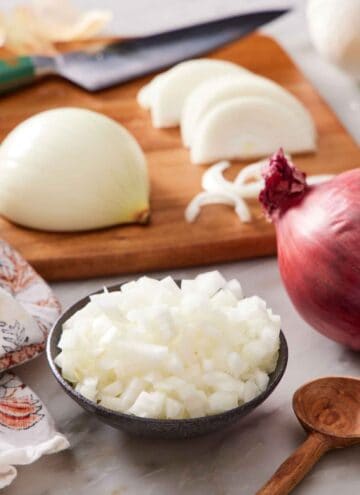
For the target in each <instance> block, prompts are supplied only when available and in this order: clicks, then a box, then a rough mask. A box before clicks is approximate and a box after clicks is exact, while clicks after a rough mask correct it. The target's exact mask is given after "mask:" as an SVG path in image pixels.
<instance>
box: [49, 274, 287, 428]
mask: <svg viewBox="0 0 360 495" xmlns="http://www.w3.org/2000/svg"><path fill="white" fill-rule="evenodd" d="M175 282H176V283H177V284H179V282H180V281H179V280H175ZM126 283H127V281H126V282H121V283H118V284H114V285H110V286H104V287H102V288H101V289H98V290H96V291H94V292H91V293H90V294H88V295H87V296H85V297H82V298H81V299H79V300H78V301H76V302H75V303H73V304H71V305H70V306H69V307H68V308H67V309H66V310H65V311H64V312H63V313H62V314H61V316H60V317H59V318H58V319H57V320H56V322H55V323H54V325H53V326H52V328H51V330H50V332H49V335H48V338H47V343H46V357H47V361H48V364H49V366H50V369H51V371H52V373H53V375H54V376H55V378H56V380H57V382H58V383H59V384H60V385H61V386H62V388H63V389H64V390H65V392H66V393H67V394H68V395H69V396H70V397H71V398H72V399H73V400H74V401H75V402H77V403H78V404H80V405H81V406H82V407H84V405H83V404H86V406H88V409H87V410H89V409H93V411H92V413H93V414H95V411H96V413H99V414H100V415H101V416H107V417H108V418H112V419H114V420H116V419H126V420H128V421H133V422H137V423H142V424H148V425H149V424H153V425H158V426H159V425H162V426H171V425H174V424H176V425H178V424H183V425H186V424H189V425H190V424H194V421H196V422H198V423H199V424H201V423H206V422H208V421H209V420H214V421H216V420H226V419H231V418H233V417H234V416H237V415H239V416H241V414H242V413H243V412H245V411H250V410H253V409H255V408H256V407H257V406H258V405H260V404H261V403H262V402H264V401H265V399H267V398H268V397H269V395H270V394H271V393H272V392H273V391H274V390H275V388H276V387H277V385H278V384H279V382H280V380H281V378H282V377H283V375H284V373H285V370H286V367H287V363H288V345H287V341H286V338H285V335H284V333H283V331H282V330H280V348H279V356H278V360H277V363H276V367H275V370H274V371H273V372H272V373H271V374H270V381H269V384H268V386H267V387H266V389H265V390H264V391H263V392H261V393H260V394H259V395H257V396H256V397H255V398H254V399H252V400H251V401H248V402H245V403H244V404H242V405H241V406H238V407H235V408H233V409H228V410H227V411H224V412H222V413H218V414H209V415H207V416H199V417H195V418H186V419H159V418H143V417H140V416H135V415H133V414H126V413H123V412H119V411H114V410H112V409H108V408H106V407H104V406H101V405H100V404H97V403H96V402H93V401H91V400H90V399H88V398H86V397H85V396H83V395H81V394H80V393H79V392H77V391H76V390H75V389H74V388H73V386H72V385H71V384H70V383H69V382H68V381H67V380H65V378H63V377H62V375H61V372H60V368H59V367H58V366H57V365H56V364H55V358H56V356H55V357H53V355H52V352H51V346H52V341H53V340H54V338H56V334H57V331H58V328H59V326H61V327H62V325H63V323H65V321H67V320H68V319H69V318H70V317H71V316H72V315H73V314H74V313H75V312H76V311H78V310H80V309H81V308H83V307H84V306H85V305H86V304H87V303H88V302H90V297H91V296H93V295H96V294H101V293H102V292H104V289H106V290H107V291H108V292H114V291H116V290H119V289H120V287H121V286H122V285H124V284H126ZM61 330H62V328H61ZM60 336H61V331H60V332H59V336H58V338H57V342H56V348H58V347H57V344H58V341H59V339H60Z"/></svg>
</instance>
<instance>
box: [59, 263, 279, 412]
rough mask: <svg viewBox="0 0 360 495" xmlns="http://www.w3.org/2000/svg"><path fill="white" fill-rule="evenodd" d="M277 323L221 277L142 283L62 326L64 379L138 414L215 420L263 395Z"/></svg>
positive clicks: (99, 299)
mask: <svg viewBox="0 0 360 495" xmlns="http://www.w3.org/2000/svg"><path fill="white" fill-rule="evenodd" d="M279 332H280V317H278V316H276V315H273V313H272V311H271V310H270V309H268V308H267V307H266V303H265V301H263V300H261V299H260V298H259V297H257V296H253V297H248V298H243V294H242V289H241V285H240V283H239V282H238V281H237V280H235V279H232V280H229V281H226V280H225V278H224V277H223V276H222V275H221V274H220V273H219V272H209V273H203V274H201V275H198V276H197V277H196V278H195V279H193V280H183V281H182V283H181V287H179V286H178V285H177V284H176V283H175V282H174V281H173V279H171V278H170V277H167V278H165V279H163V280H155V279H151V278H148V277H142V278H140V279H139V280H137V281H135V282H129V283H127V284H124V285H123V286H122V287H121V290H119V291H114V292H107V291H104V292H103V293H101V294H97V295H94V296H91V298H90V302H89V303H88V304H87V305H86V306H85V307H84V308H82V309H81V310H79V311H78V312H76V313H75V314H74V315H73V316H72V317H71V318H70V319H69V320H67V321H66V322H65V324H64V325H63V332H62V335H61V339H60V342H59V347H60V349H61V352H60V354H59V355H58V356H57V358H56V362H57V364H58V366H60V367H61V370H62V375H63V377H64V378H65V379H66V380H68V381H70V382H71V383H72V384H73V385H74V387H75V389H76V390H77V391H78V392H79V393H80V394H82V395H83V396H85V397H86V398H88V399H89V400H91V401H94V402H97V403H98V404H100V405H101V406H103V407H105V408H107V409H111V410H114V411H120V412H125V413H127V414H133V415H136V416H141V417H151V418H160V419H161V418H164V419H165V418H167V419H181V418H191V417H199V416H206V415H210V414H216V413H219V412H222V411H225V410H228V409H232V408H235V407H237V406H238V405H241V404H243V403H245V402H247V401H249V400H251V399H253V398H254V397H256V396H257V395H258V394H260V393H261V392H262V391H264V390H265V389H266V387H267V385H268V381H269V373H271V372H272V371H273V370H274V369H275V366H276V362H277V357H278V349H279Z"/></svg>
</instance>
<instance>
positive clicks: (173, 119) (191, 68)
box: [138, 58, 248, 128]
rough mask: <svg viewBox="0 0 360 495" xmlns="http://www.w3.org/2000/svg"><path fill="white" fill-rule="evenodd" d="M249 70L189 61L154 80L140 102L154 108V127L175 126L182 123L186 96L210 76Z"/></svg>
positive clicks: (230, 64) (144, 91)
mask: <svg viewBox="0 0 360 495" xmlns="http://www.w3.org/2000/svg"><path fill="white" fill-rule="evenodd" d="M243 72H246V73H248V71H247V70H246V69H243V68H242V67H240V66H238V65H236V64H233V63H231V62H226V61H224V60H212V59H206V58H204V59H198V60H188V61H186V62H182V63H180V64H177V65H175V67H173V68H171V69H169V70H168V71H167V72H164V73H162V74H161V75H160V76H157V77H155V78H154V79H153V80H152V81H151V82H150V83H149V84H148V85H147V86H145V87H144V88H142V89H141V90H140V92H139V94H138V102H139V103H140V105H141V106H143V107H144V108H150V109H151V119H152V123H153V126H154V127H157V128H161V127H174V126H177V125H178V124H179V123H180V118H181V112H182V110H183V106H184V104H185V100H186V98H187V96H188V95H189V94H190V93H191V91H192V90H193V89H194V88H195V87H196V86H197V85H198V84H200V83H202V82H203V81H205V80H206V79H209V78H210V77H219V76H223V75H224V74H230V73H234V74H236V73H243Z"/></svg>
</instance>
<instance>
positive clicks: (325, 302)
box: [260, 150, 360, 350]
mask: <svg viewBox="0 0 360 495" xmlns="http://www.w3.org/2000/svg"><path fill="white" fill-rule="evenodd" d="M264 178H265V187H264V189H263V190H262V191H261V194H260V201H261V202H262V204H263V206H264V208H265V210H266V212H267V214H268V216H269V218H270V219H271V220H272V221H273V222H274V224H275V228H276V234H277V248H278V260H279V267H280V272H281V275H282V278H283V281H284V284H285V287H286V289H287V291H288V294H289V296H290V298H291V300H292V302H293V303H294V305H295V307H296V308H297V310H298V311H299V313H300V314H301V316H302V317H303V318H304V320H306V321H307V322H308V323H309V324H310V325H312V326H313V327H314V328H315V329H317V330H318V331H319V332H321V333H322V334H324V335H326V336H327V337H329V338H331V339H333V340H336V341H338V342H340V343H342V344H345V345H347V346H349V347H351V348H353V349H356V350H360V249H359V246H360V168H357V169H354V170H350V171H348V172H344V173H342V174H340V175H337V176H336V177H334V178H333V179H331V180H329V181H327V182H324V183H322V184H316V185H311V186H309V185H308V184H307V182H306V179H305V174H303V173H302V172H301V171H300V170H298V169H296V168H295V167H294V165H292V163H290V162H289V161H288V160H287V159H286V158H285V157H284V155H283V153H282V151H281V150H280V151H279V152H278V153H276V154H275V155H274V156H273V157H272V159H271V160H270V163H269V164H268V165H267V167H266V168H265V169H264Z"/></svg>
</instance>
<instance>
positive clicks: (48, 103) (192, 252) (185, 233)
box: [0, 34, 360, 280]
mask: <svg viewBox="0 0 360 495" xmlns="http://www.w3.org/2000/svg"><path fill="white" fill-rule="evenodd" d="M211 56H212V57H214V58H220V59H224V60H230V61H232V62H236V63H238V64H241V65H243V66H244V67H246V68H247V69H250V70H252V71H255V72H257V73H258V74H260V75H263V76H267V77H270V78H271V79H273V80H274V81H276V82H278V83H280V84H281V85H282V86H284V87H285V88H287V89H288V90H290V91H291V92H292V93H294V94H295V95H296V96H298V97H299V99H300V100H301V101H302V102H303V103H304V104H305V105H306V106H307V108H308V109H309V110H310V111H311V113H312V115H313V117H314V119H315V121H316V125H317V128H318V132H319V150H318V152H317V153H316V154H312V155H307V156H305V155H304V156H298V157H296V158H295V162H296V164H297V165H298V166H299V167H300V168H301V169H303V170H304V171H306V172H307V173H312V174H315V173H339V172H341V171H343V170H346V169H350V168H355V167H359V166H360V150H359V147H358V146H357V145H356V143H355V142H354V141H353V140H352V139H351V137H350V136H349V135H348V134H347V132H346V131H345V129H344V128H343V126H342V125H341V124H340V122H339V121H338V119H337V118H336V116H335V115H334V113H333V112H332V111H331V110H330V109H329V107H328V106H327V105H326V104H325V103H324V101H323V100H322V99H321V98H320V96H319V95H318V94H317V92H316V91H315V90H314V88H313V87H312V86H311V85H310V83H309V82H308V81H307V80H306V79H305V77H304V76H303V75H302V74H301V73H300V71H299V70H298V69H297V68H296V67H295V65H294V64H293V62H292V61H291V60H290V58H289V57H288V55H287V54H286V53H285V52H284V51H283V49H282V48H281V47H280V46H279V45H278V44H277V43H276V42H275V41H274V40H272V39H270V38H268V37H266V36H263V35H258V34H256V35H252V36H250V37H248V38H246V39H244V40H241V41H238V42H236V43H232V44H230V45H228V46H226V47H225V48H222V49H219V50H217V51H216V52H214V53H213V54H212V55H211ZM149 79H150V77H148V78H143V79H141V80H137V81H135V82H132V83H129V84H126V85H124V86H120V87H117V88H113V89H110V90H106V91H103V92H101V93H97V94H89V93H86V92H85V91H83V90H81V89H79V88H77V87H75V86H73V85H71V84H70V83H67V82H66V81H63V80H61V79H57V78H53V79H47V80H44V81H42V82H40V83H38V84H37V85H35V86H32V87H29V88H27V89H25V90H22V91H19V92H18V93H14V94H12V95H9V96H6V97H4V98H2V100H1V113H0V139H3V138H4V137H5V136H6V134H7V133H8V132H9V131H10V130H11V129H13V127H15V126H16V125H17V124H19V123H20V122H21V121H22V120H24V119H26V118H27V117H29V116H31V115H34V114H35V113H38V112H41V111H43V110H46V109H49V108H54V107H60V106H78V107H85V108H90V109H93V110H96V111H98V112H102V113H104V114H106V115H108V116H109V117H112V118H113V119H115V120H117V121H119V122H121V124H123V125H124V126H125V127H126V128H127V129H128V130H129V131H130V132H131V133H132V134H133V135H134V136H135V137H136V139H137V140H138V141H139V143H140V145H141V146H142V148H143V149H144V151H145V152H146V155H147V158H148V163H149V169H150V177H151V188H152V191H151V212H152V215H151V223H150V224H149V225H147V226H137V225H132V226H123V227H122V226H120V227H114V228H110V229H104V230H99V231H93V232H86V233H75V234H72V233H69V234H63V233H60V234H56V233H55V234H54V233H44V232H37V231H32V230H28V229H24V228H21V227H17V226H15V225H12V224H11V223H9V222H7V221H6V220H3V219H0V232H1V237H3V238H4V239H5V240H7V241H8V242H9V243H10V244H12V245H13V246H14V247H15V248H17V249H18V250H19V251H20V252H21V253H22V254H23V255H24V256H25V258H26V259H27V260H28V261H29V262H30V263H31V264H32V265H33V266H34V267H35V268H36V270H38V271H39V273H40V274H42V275H43V276H44V277H45V278H46V279H47V280H65V279H69V280H70V279H79V278H87V277H93V276H101V275H115V274H122V273H135V272H143V271H150V270H158V269H165V268H177V267H184V266H191V265H201V264H209V263H215V262H222V261H231V260H239V259H241V258H250V257H255V256H262V255H270V254H274V253H275V235H274V230H273V227H272V226H271V225H270V224H268V223H267V222H266V221H265V220H264V218H263V215H262V213H261V209H260V207H259V206H258V205H257V202H256V201H254V203H253V205H252V211H253V214H254V221H253V222H252V223H251V224H247V225H243V224H241V223H240V221H239V220H238V218H237V217H236V215H235V213H234V211H233V210H232V209H230V208H228V207H226V206H222V205H221V206H214V205H211V206H208V207H206V208H204V209H203V211H202V213H201V216H200V217H199V219H198V221H197V222H195V223H194V224H187V223H186V222H185V220H184V209H185V206H186V205H187V204H188V202H189V201H190V200H191V198H192V197H193V196H194V195H195V194H196V193H198V192H199V191H200V180H201V175H202V173H203V171H204V169H205V167H198V166H194V165H191V163H190V161H189V155H188V151H187V150H185V149H184V148H183V147H182V145H181V140H180V134H179V129H165V130H164V129H161V130H159V129H154V128H153V127H152V126H151V122H150V116H149V114H148V113H147V112H146V111H144V110H142V109H141V108H139V106H138V105H137V103H136V100H135V97H136V93H137V91H138V89H139V88H140V87H141V86H142V85H143V84H144V83H146V82H147V81H148V80H149ZM243 165H244V163H242V164H240V163H237V164H235V165H234V167H232V170H231V171H230V173H229V177H231V176H234V175H236V173H237V172H238V170H239V169H240V168H241V166H243ZM19 201H21V198H19Z"/></svg>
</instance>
